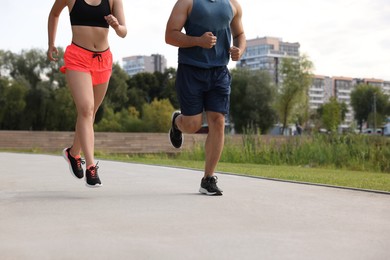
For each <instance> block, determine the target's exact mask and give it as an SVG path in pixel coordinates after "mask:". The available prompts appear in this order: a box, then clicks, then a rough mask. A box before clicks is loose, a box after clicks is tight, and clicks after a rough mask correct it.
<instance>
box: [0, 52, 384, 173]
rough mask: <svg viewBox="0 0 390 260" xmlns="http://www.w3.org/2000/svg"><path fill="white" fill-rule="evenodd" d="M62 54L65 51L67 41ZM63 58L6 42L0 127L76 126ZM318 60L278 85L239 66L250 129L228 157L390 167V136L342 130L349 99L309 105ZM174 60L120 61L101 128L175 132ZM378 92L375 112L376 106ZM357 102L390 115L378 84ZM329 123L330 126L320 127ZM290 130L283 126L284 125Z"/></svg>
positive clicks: (242, 106) (361, 91) (235, 102)
mask: <svg viewBox="0 0 390 260" xmlns="http://www.w3.org/2000/svg"><path fill="white" fill-rule="evenodd" d="M59 57H63V49H60V54H59ZM62 65H63V60H62V59H61V58H60V60H59V61H58V62H48V61H47V59H46V53H45V52H44V51H43V50H40V49H31V50H24V51H22V52H20V53H13V52H10V51H2V50H0V130H35V131H42V130H45V131H73V130H74V124H75V121H76V116H77V115H76V111H75V108H74V103H73V100H72V97H71V94H70V92H69V90H68V87H67V84H66V80H65V76H64V74H61V73H60V71H59V68H60V66H62ZM312 68H313V64H312V63H311V62H310V60H309V59H308V58H307V57H306V56H302V57H300V59H298V60H291V59H286V60H284V61H283V62H282V64H281V69H280V74H281V75H280V76H281V78H283V81H281V82H280V84H279V85H278V86H276V85H275V83H274V81H273V80H272V79H271V77H270V75H269V73H267V72H264V71H248V70H245V69H233V70H231V74H232V92H231V107H230V115H229V122H230V125H231V126H232V127H233V128H234V131H235V132H236V133H240V134H242V136H243V145H240V146H237V145H235V144H232V143H229V138H228V137H227V138H226V147H225V150H224V152H223V155H222V158H221V162H222V163H237V164H242V163H250V164H264V165H296V166H300V167H309V168H311V167H322V168H335V169H336V168H337V169H340V168H341V169H349V170H359V171H367V170H371V171H376V172H390V166H389V164H390V163H389V162H390V160H388V158H390V145H389V144H390V141H389V139H388V138H387V139H386V138H383V137H380V136H365V135H357V134H354V133H353V132H351V133H348V134H343V135H340V134H338V126H339V125H340V123H341V122H342V121H343V119H344V117H345V115H346V113H347V112H348V108H347V105H346V104H345V103H340V102H338V101H337V100H336V99H335V98H331V99H330V100H329V102H328V103H325V104H324V105H323V106H322V107H320V108H319V109H318V110H317V111H309V108H308V107H309V106H308V95H307V91H308V88H309V87H310V85H311V78H312ZM175 73H176V70H175V69H174V68H169V69H167V70H166V71H165V72H164V73H160V72H155V73H139V74H137V75H135V76H133V77H129V76H128V75H127V74H126V73H125V71H124V70H123V69H122V68H121V67H120V65H119V64H114V66H113V73H112V77H111V80H110V83H109V88H108V92H107V96H106V98H105V100H104V102H103V104H102V106H101V108H100V109H99V110H98V112H97V115H96V118H95V124H96V125H95V129H96V131H106V132H167V131H168V129H169V127H170V116H171V113H172V111H173V110H175V109H178V107H179V104H178V100H177V98H176V93H175ZM373 100H375V104H376V106H375V114H373V112H374V110H373V106H372V104H373ZM351 106H352V108H353V110H354V111H353V112H354V114H355V119H356V120H357V122H358V125H357V127H359V128H360V129H361V128H362V127H363V125H364V124H368V125H376V126H381V124H382V122H383V121H384V119H385V118H386V117H387V116H389V115H390V102H389V97H388V96H386V95H385V94H384V93H383V92H382V90H381V89H380V88H378V87H375V86H371V85H365V84H361V85H358V86H357V87H356V88H355V89H354V90H353V91H352V93H351ZM278 122H280V123H281V125H282V129H285V128H287V126H288V125H289V124H295V123H299V124H300V125H303V126H305V128H306V129H305V130H306V131H305V133H306V134H305V136H301V137H291V138H286V140H285V141H284V142H277V141H275V142H271V143H270V142H268V143H267V142H263V141H262V139H263V136H262V134H265V133H267V132H268V131H269V130H270V129H271V128H272V127H273V126H274V125H275V124H276V123H278ZM319 129H326V130H327V134H318V130H319ZM281 133H283V131H281ZM175 156H176V158H177V159H178V160H187V159H190V158H191V159H192V160H195V161H202V160H203V158H204V150H203V149H202V147H201V146H200V147H199V148H196V149H194V150H192V151H184V152H182V153H179V154H177V155H175Z"/></svg>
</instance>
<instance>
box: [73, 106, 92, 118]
mask: <svg viewBox="0 0 390 260" xmlns="http://www.w3.org/2000/svg"><path fill="white" fill-rule="evenodd" d="M77 113H78V116H80V117H83V118H94V115H95V113H94V107H93V105H92V106H88V105H85V106H82V107H80V108H79V109H78V110H77Z"/></svg>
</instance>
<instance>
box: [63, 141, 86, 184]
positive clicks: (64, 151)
mask: <svg viewBox="0 0 390 260" xmlns="http://www.w3.org/2000/svg"><path fill="white" fill-rule="evenodd" d="M66 149H68V148H65V149H64V150H63V151H62V157H64V159H65V161H66V162H67V163H68V165H69V171H70V174H71V175H72V176H73V177H74V178H76V179H78V180H81V179H82V178H84V176H83V177H81V178H79V177H77V175H75V174H74V173H73V169H72V165H71V164H70V161H69V159H68V156H67V155H66V154H67V152H66Z"/></svg>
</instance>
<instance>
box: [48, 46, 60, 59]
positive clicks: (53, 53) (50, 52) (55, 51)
mask: <svg viewBox="0 0 390 260" xmlns="http://www.w3.org/2000/svg"><path fill="white" fill-rule="evenodd" d="M55 56H58V49H57V48H56V47H55V46H49V49H48V50H47V58H48V59H49V60H50V61H58V58H57V57H55Z"/></svg>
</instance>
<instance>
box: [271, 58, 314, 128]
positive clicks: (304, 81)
mask: <svg viewBox="0 0 390 260" xmlns="http://www.w3.org/2000/svg"><path fill="white" fill-rule="evenodd" d="M312 69H313V64H312V62H311V61H310V60H309V59H308V58H307V57H306V56H300V57H299V58H298V59H293V58H284V59H283V61H282V64H281V69H280V71H281V76H282V83H281V86H280V88H279V89H278V95H277V103H276V109H277V112H278V115H279V120H280V121H281V123H282V133H284V130H285V129H286V127H287V124H288V123H289V122H290V120H291V119H292V115H294V113H295V114H302V118H306V119H307V107H308V99H307V93H308V89H309V87H310V85H311V82H312V78H313V77H312ZM299 106H300V107H303V108H304V109H303V111H298V110H297V108H298V107H299ZM301 110H302V109H301Z"/></svg>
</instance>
